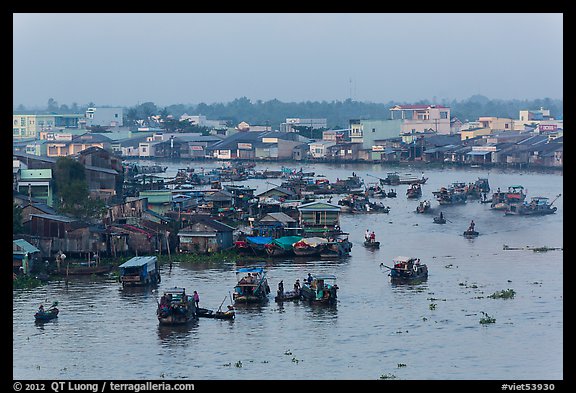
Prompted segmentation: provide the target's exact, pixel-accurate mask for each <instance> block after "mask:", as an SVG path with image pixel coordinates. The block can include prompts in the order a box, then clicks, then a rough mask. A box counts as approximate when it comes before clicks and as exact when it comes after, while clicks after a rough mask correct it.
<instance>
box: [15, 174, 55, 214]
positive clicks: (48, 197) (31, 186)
mask: <svg viewBox="0 0 576 393" xmlns="http://www.w3.org/2000/svg"><path fill="white" fill-rule="evenodd" d="M51 184H52V169H49V168H46V169H20V171H19V173H18V175H17V185H16V187H17V188H16V190H17V191H18V192H19V193H21V194H24V195H28V196H29V197H30V198H36V199H38V200H40V201H42V202H44V203H46V204H47V205H48V206H52V202H53V201H52V185H51Z"/></svg>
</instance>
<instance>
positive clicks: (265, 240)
mask: <svg viewBox="0 0 576 393" xmlns="http://www.w3.org/2000/svg"><path fill="white" fill-rule="evenodd" d="M271 242H272V237H270V236H247V237H246V243H247V244H248V247H250V248H251V249H252V251H253V253H254V254H257V255H258V254H266V245H267V244H269V243H271Z"/></svg>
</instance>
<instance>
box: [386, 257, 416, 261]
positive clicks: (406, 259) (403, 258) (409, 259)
mask: <svg viewBox="0 0 576 393" xmlns="http://www.w3.org/2000/svg"><path fill="white" fill-rule="evenodd" d="M414 259H416V258H414V257H406V256H397V257H395V258H393V259H392V260H393V261H394V262H408V261H411V260H414Z"/></svg>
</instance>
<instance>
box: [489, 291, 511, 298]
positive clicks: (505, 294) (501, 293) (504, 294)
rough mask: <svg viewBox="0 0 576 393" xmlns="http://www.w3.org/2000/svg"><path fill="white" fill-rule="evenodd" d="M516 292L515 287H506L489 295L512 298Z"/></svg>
mask: <svg viewBox="0 0 576 393" xmlns="http://www.w3.org/2000/svg"><path fill="white" fill-rule="evenodd" d="M515 294H516V292H515V291H514V290H513V289H506V290H504V289H503V290H501V291H498V292H494V293H493V294H492V295H489V296H487V297H489V298H491V299H512V298H513V297H514V295H515Z"/></svg>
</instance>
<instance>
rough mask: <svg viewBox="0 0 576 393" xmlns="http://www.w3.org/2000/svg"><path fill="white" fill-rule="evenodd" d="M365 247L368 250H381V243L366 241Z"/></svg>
mask: <svg viewBox="0 0 576 393" xmlns="http://www.w3.org/2000/svg"><path fill="white" fill-rule="evenodd" d="M364 247H366V248H380V242H376V241H374V242H371V241H364Z"/></svg>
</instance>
